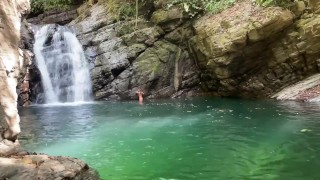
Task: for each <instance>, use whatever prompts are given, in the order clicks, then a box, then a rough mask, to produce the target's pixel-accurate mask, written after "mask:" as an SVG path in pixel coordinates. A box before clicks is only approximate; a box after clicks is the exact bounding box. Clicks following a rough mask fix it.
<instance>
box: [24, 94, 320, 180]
mask: <svg viewBox="0 0 320 180" xmlns="http://www.w3.org/2000/svg"><path fill="white" fill-rule="evenodd" d="M20 114H21V121H22V128H23V129H25V130H26V131H24V134H22V136H21V142H22V144H23V146H24V147H26V148H27V149H28V150H29V151H36V152H44V153H48V154H50V155H63V156H73V157H78V158H81V159H83V160H85V161H87V162H88V163H89V165H90V166H92V167H94V168H95V169H97V170H98V172H99V173H100V175H101V178H103V179H106V180H127V179H129V180H131V179H132V180H136V179H137V180H138V179H139V180H142V179H145V180H153V179H155V180H169V179H170V180H176V179H179V180H189V179H195V180H202V179H203V180H211V179H235V180H238V179H262V180H264V179H272V180H273V179H279V180H283V179H284V180H286V179H288V180H293V179H297V180H299V179H303V180H309V179H310V180H313V179H314V180H316V179H320V170H319V167H320V104H316V103H313V104H312V103H296V102H274V101H253V100H252V101H249V100H239V99H238V100H234V99H218V98H207V99H192V100H174V101H173V100H162V101H154V102H146V103H145V104H144V105H139V104H138V103H137V102H101V103H94V104H84V105H79V106H36V107H29V108H25V109H21V110H20ZM27 130H28V131H27Z"/></svg>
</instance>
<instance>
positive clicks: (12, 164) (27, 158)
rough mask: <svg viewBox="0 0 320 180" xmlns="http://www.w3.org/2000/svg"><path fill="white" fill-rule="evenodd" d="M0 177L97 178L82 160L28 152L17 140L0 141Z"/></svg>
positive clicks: (28, 179)
mask: <svg viewBox="0 0 320 180" xmlns="http://www.w3.org/2000/svg"><path fill="white" fill-rule="evenodd" d="M0 179H25V180H34V179H39V180H49V179H75V180H80V179H86V180H97V179H99V176H98V173H97V172H96V171H95V170H93V169H91V168H90V167H89V166H88V164H86V163H85V162H84V161H82V160H80V159H77V158H72V157H62V156H49V155H46V154H37V153H29V152H26V151H24V150H22V149H21V148H20V146H19V143H18V142H15V143H13V142H12V141H8V140H1V141H0Z"/></svg>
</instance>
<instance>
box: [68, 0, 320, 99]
mask: <svg viewBox="0 0 320 180" xmlns="http://www.w3.org/2000/svg"><path fill="white" fill-rule="evenodd" d="M318 6H319V5H318V3H317V2H316V1H315V2H313V1H310V2H309V4H307V3H305V2H304V1H297V2H295V3H294V4H292V5H291V7H290V8H289V9H283V8H280V7H269V8H261V7H258V6H256V5H254V4H252V2H251V1H242V2H240V3H237V4H236V5H235V6H233V7H231V8H229V9H227V10H225V11H223V12H221V13H219V14H217V15H210V14H206V15H201V17H200V18H191V17H189V16H188V15H186V14H185V13H184V12H183V10H182V9H181V8H178V6H177V7H173V8H171V9H165V8H162V6H161V5H158V4H157V1H155V3H154V7H153V8H151V9H153V11H152V12H151V14H152V15H151V17H150V18H140V19H138V22H137V23H136V22H135V21H134V20H132V21H116V22H115V21H114V20H113V19H112V18H111V17H112V16H111V15H110V14H109V13H108V12H107V11H106V8H105V7H104V6H103V5H102V4H101V3H98V4H93V5H87V6H86V7H87V8H88V7H89V8H88V9H87V10H86V11H84V12H83V13H82V14H80V15H79V17H78V18H77V19H76V20H74V21H73V22H71V23H70V24H69V26H70V27H73V28H74V30H75V32H76V33H77V36H78V38H79V39H80V40H81V43H82V44H83V46H84V47H85V49H86V52H87V56H88V58H89V61H90V62H91V66H92V80H93V86H94V88H93V89H94V94H95V97H96V98H97V99H133V98H136V97H135V91H136V90H137V89H138V88H141V89H142V90H143V91H145V94H146V96H148V98H162V97H179V96H181V95H187V96H188V95H201V94H203V93H207V94H208V93H209V94H213V95H217V96H237V97H249V98H265V97H271V96H272V95H273V94H274V93H276V92H278V91H280V90H281V89H283V88H284V87H286V86H288V85H290V84H293V83H296V82H298V81H300V80H303V79H305V78H307V77H309V76H310V75H313V74H315V73H318V72H319V69H318V57H319V50H320V47H319V45H318V41H319V40H318V26H319V25H318V22H319V19H318V17H319V16H318V14H317V13H318ZM135 24H137V25H135Z"/></svg>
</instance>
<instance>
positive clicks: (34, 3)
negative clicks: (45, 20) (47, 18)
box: [31, 0, 73, 14]
mask: <svg viewBox="0 0 320 180" xmlns="http://www.w3.org/2000/svg"><path fill="white" fill-rule="evenodd" d="M72 3H73V0H31V12H32V13H34V14H37V13H41V12H44V11H47V10H52V9H61V10H63V9H67V8H68V7H69V6H70V5H71V4H72Z"/></svg>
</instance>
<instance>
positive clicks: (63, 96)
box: [34, 25, 92, 104]
mask: <svg viewBox="0 0 320 180" xmlns="http://www.w3.org/2000/svg"><path fill="white" fill-rule="evenodd" d="M34 53H35V57H36V63H37V66H38V69H39V70H40V73H41V78H42V85H43V90H44V95H45V103H47V104H53V103H62V102H63V103H64V102H84V101H89V100H90V99H91V87H92V86H91V80H90V73H89V68H88V63H87V61H86V58H85V55H84V52H83V49H82V46H81V44H80V42H79V41H78V39H77V38H76V36H75V35H74V34H73V33H72V32H71V31H70V30H69V29H68V28H67V27H64V26H58V25H45V26H43V27H41V28H39V29H38V30H35V44H34Z"/></svg>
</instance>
